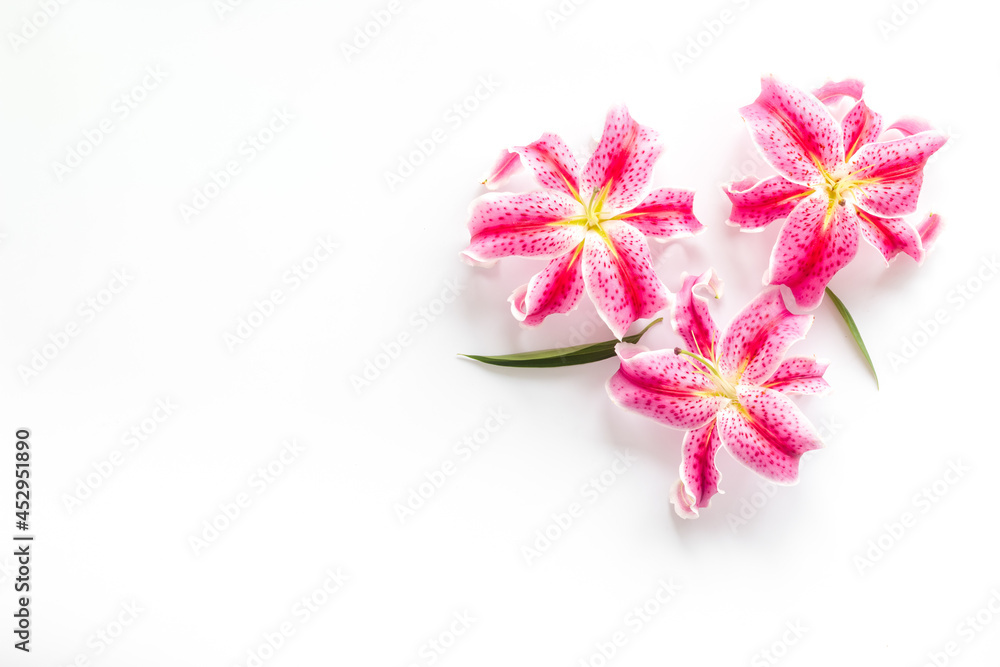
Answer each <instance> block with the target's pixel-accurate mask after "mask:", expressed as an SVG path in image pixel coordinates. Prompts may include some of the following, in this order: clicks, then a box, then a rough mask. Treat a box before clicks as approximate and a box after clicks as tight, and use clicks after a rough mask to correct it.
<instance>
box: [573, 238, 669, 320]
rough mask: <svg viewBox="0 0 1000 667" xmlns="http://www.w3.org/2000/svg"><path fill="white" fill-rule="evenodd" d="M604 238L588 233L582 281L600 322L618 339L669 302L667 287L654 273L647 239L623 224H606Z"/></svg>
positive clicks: (584, 249)
mask: <svg viewBox="0 0 1000 667" xmlns="http://www.w3.org/2000/svg"><path fill="white" fill-rule="evenodd" d="M603 229H604V235H602V234H601V233H600V232H597V231H589V232H587V238H586V242H585V243H584V248H583V280H584V283H585V284H586V286H587V293H588V294H589V295H590V298H591V299H592V300H593V302H594V305H595V306H596V307H597V312H598V314H599V315H600V316H601V319H603V320H604V322H605V323H606V324H607V325H608V327H609V328H610V329H611V331H612V332H613V333H614V335H615V337H616V338H618V339H619V340H620V339H621V338H622V336H624V335H625V332H626V331H628V328H629V327H630V326H631V325H632V323H633V322H635V321H636V320H638V319H641V318H644V317H653V316H654V315H656V314H657V313H658V312H660V311H661V310H662V309H663V308H665V307H666V305H667V303H668V296H667V288H666V287H664V286H663V283H662V282H660V279H659V278H657V277H656V272H655V271H653V260H652V257H651V256H650V254H649V246H648V245H647V244H646V239H645V237H643V235H642V234H641V233H640V232H639V231H638V230H636V229H635V228H634V227H632V226H630V225H628V224H627V223H624V222H615V221H612V222H607V223H604V225H603Z"/></svg>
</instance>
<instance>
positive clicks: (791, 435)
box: [607, 270, 829, 518]
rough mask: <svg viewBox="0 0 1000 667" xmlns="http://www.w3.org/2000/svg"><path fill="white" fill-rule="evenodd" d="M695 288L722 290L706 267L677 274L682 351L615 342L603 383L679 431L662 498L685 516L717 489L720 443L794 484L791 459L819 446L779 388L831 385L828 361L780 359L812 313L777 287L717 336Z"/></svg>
mask: <svg viewBox="0 0 1000 667" xmlns="http://www.w3.org/2000/svg"><path fill="white" fill-rule="evenodd" d="M703 287H707V288H710V289H711V290H712V291H713V292H714V293H715V295H716V298H718V297H719V295H720V293H721V283H719V281H718V280H717V278H716V277H715V274H714V272H712V271H711V270H709V271H706V272H705V273H704V274H702V275H700V276H688V275H685V276H684V278H683V286H682V287H681V290H680V291H679V292H678V293H677V295H676V298H675V300H674V304H673V309H672V324H673V327H674V330H675V331H676V332H677V333H678V334H679V335H680V336H681V338H683V340H684V347H683V348H681V347H678V348H675V349H673V350H654V351H650V350H648V349H647V348H645V347H643V346H641V345H630V344H627V343H618V345H617V347H616V351H617V353H618V358H619V360H620V361H621V368H620V369H619V370H618V372H617V373H615V374H614V376H612V377H611V379H610V380H609V381H608V385H607V389H608V394H609V395H610V396H611V400H612V401H614V402H615V403H616V404H617V405H619V406H621V407H623V408H625V409H627V410H631V411H633V412H637V413H639V414H641V415H644V416H646V417H650V418H652V419H655V420H656V421H658V422H660V423H662V424H666V425H667V426H671V427H673V428H676V429H681V430H684V431H687V433H686V434H685V435H684V444H683V448H682V454H681V465H680V480H679V481H678V482H677V483H676V484H675V485H674V487H673V489H672V491H671V494H670V495H671V502H672V503H673V504H674V509H675V510H676V511H677V513H678V514H679V515H680V516H681V517H684V518H693V517H696V516H698V510H699V509H704V508H706V507H708V505H709V502H710V500H711V498H712V496H714V495H715V494H716V493H718V492H719V470H718V468H716V466H715V455H716V452H717V451H718V450H719V447H720V446H722V447H725V449H726V450H727V451H728V452H729V453H730V454H731V455H732V456H733V457H734V458H735V459H736V460H737V461H739V462H740V463H742V464H743V465H745V466H746V467H748V468H750V469H751V470H753V471H755V472H757V473H758V474H760V475H761V476H763V477H765V478H767V479H769V480H771V481H773V482H776V483H778V484H793V483H795V482H796V480H797V478H798V470H799V459H800V458H801V457H802V455H803V454H804V453H805V452H808V451H811V450H814V449H818V448H820V447H822V444H823V443H822V442H821V440H820V437H819V435H818V434H817V433H816V430H815V429H814V428H813V426H812V424H810V423H809V420H808V419H806V417H805V415H803V414H802V412H801V411H800V410H799V409H798V407H796V405H795V404H794V403H793V402H792V401H791V400H790V399H789V398H788V397H787V396H786V394H796V393H798V394H822V393H825V392H826V391H827V390H828V389H829V385H828V384H827V382H826V380H824V379H823V373H824V372H826V368H827V366H828V363H827V362H825V361H820V360H817V359H815V358H811V357H791V358H788V359H785V353H786V352H787V350H788V348H789V347H790V346H791V345H792V344H793V343H794V342H795V341H797V340H801V339H802V338H803V337H804V336H805V334H806V332H807V331H808V330H809V327H810V326H811V325H812V321H813V316H812V315H794V314H792V313H791V312H789V311H788V309H787V308H786V307H785V303H784V300H783V299H782V297H781V292H780V290H779V288H777V287H771V288H768V289H765V290H764V291H763V292H761V294H760V295H759V296H757V298H756V299H754V300H753V301H752V302H750V304H749V305H747V306H746V307H745V308H744V309H743V310H742V311H740V313H739V314H738V315H736V317H735V318H734V319H733V321H732V323H730V325H729V328H728V329H727V330H726V332H725V333H724V334H722V335H721V336H720V335H719V332H718V329H717V328H716V326H715V322H714V321H713V320H712V316H711V315H710V314H709V312H708V300H707V299H706V298H705V297H703V296H698V295H696V294H695V293H694V292H695V290H696V289H698V288H703Z"/></svg>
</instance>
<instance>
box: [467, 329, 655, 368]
mask: <svg viewBox="0 0 1000 667" xmlns="http://www.w3.org/2000/svg"><path fill="white" fill-rule="evenodd" d="M662 321H663V318H662V317H660V318H658V319H655V320H653V321H652V322H650V323H649V324H647V325H646V328H645V329H643V330H642V331H640V332H639V333H637V334H635V335H632V336H625V338H623V339H622V340H623V341H624V342H626V343H638V342H639V339H640V338H642V336H643V334H645V333H646V332H647V331H649V328H650V327H651V326H653V325H654V324H656V323H658V322H662ZM617 344H618V341H617V340H606V341H604V342H603V343H587V344H585V345H574V346H572V347H559V348H553V349H551V350H538V351H536V352H520V353H518V354H504V355H500V356H497V357H486V356H483V355H479V354H462V355H460V356H463V357H468V358H469V359H475V360H476V361H480V362H482V363H484V364H491V365H493V366H511V367H515V368H555V367H558V366H577V365H579V364H589V363H593V362H595V361H601V360H602V359H610V358H611V357H613V356H615V345H617Z"/></svg>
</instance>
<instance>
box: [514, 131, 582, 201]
mask: <svg viewBox="0 0 1000 667" xmlns="http://www.w3.org/2000/svg"><path fill="white" fill-rule="evenodd" d="M511 151H513V152H514V153H517V154H518V155H520V156H521V161H522V162H523V163H524V166H525V167H527V168H528V169H529V170H531V172H532V173H533V174H534V175H535V180H537V181H538V183H539V185H541V186H542V187H543V188H548V189H550V190H557V191H559V192H563V193H565V194H568V195H569V196H570V197H573V198H574V199H575V198H576V197H577V194H578V193H579V191H580V179H579V174H580V165H579V164H577V162H576V158H575V157H573V151H571V150H570V149H569V146H567V145H566V142H565V141H563V140H562V138H561V137H560V136H559V135H557V134H552V133H551V132H546V133H545V134H543V135H542V136H541V137H540V138H539V139H538V141H536V142H534V143H531V144H528V145H527V146H515V147H514V148H512V149H511Z"/></svg>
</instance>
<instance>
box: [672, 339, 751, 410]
mask: <svg viewBox="0 0 1000 667" xmlns="http://www.w3.org/2000/svg"><path fill="white" fill-rule="evenodd" d="M674 354H683V355H685V356H688V357H691V358H692V359H694V360H695V361H697V362H698V363H699V364H701V366H702V367H704V369H705V370H699V371H698V372H699V373H704V374H705V375H707V376H708V377H709V378H710V379H711V380H712V384H714V385H715V391H714V392H711V395H713V396H721V397H722V398H726V399H729V400H730V401H732V402H733V403H735V404H736V405H739V403H740V399H739V397H738V396H737V395H736V385H737V384H738V383H739V378H738V377H735V378H730V377H726V376H725V375H723V374H722V372H721V371H720V370H719V367H718V365H717V364H715V363H713V362H711V361H709V360H708V359H706V358H705V357H703V356H701V355H700V354H695V353H694V352H688V351H687V350H682V349H681V348H679V347H677V348H674Z"/></svg>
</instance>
